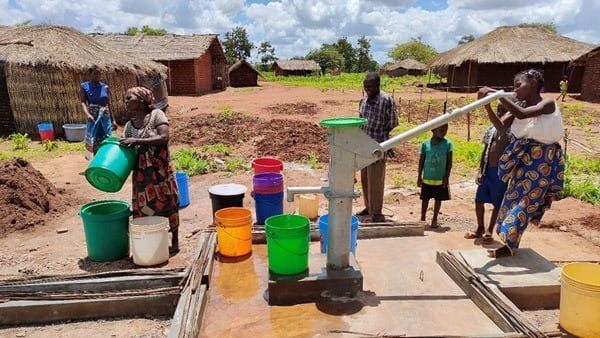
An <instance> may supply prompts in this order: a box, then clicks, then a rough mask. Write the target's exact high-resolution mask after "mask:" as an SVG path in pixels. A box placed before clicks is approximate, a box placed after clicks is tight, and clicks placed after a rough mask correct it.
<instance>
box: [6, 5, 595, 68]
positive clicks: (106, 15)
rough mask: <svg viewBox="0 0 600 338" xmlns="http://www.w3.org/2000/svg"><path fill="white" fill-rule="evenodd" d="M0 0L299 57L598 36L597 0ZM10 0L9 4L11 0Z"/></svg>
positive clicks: (115, 26) (92, 21)
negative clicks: (360, 43) (347, 45)
mask: <svg viewBox="0 0 600 338" xmlns="http://www.w3.org/2000/svg"><path fill="white" fill-rule="evenodd" d="M14 2H16V3H17V4H18V6H19V8H13V7H11V6H9V4H8V0H0V24H14V23H19V22H23V21H25V20H28V19H32V20H33V21H32V23H33V24H37V23H53V24H60V25H67V26H73V27H75V28H77V29H79V30H81V31H84V32H91V31H93V30H94V29H95V28H96V27H97V26H99V27H101V28H102V30H103V31H104V32H123V31H125V29H126V28H127V27H131V26H137V27H141V26H143V25H149V26H151V27H158V28H164V29H166V30H167V31H169V32H174V33H177V34H192V33H217V34H221V37H223V36H224V34H225V33H226V32H227V31H230V30H231V29H232V28H233V27H235V26H242V27H244V28H245V29H246V30H247V32H248V34H249V37H250V40H251V42H253V43H254V44H256V45H258V44H259V43H260V42H262V41H270V42H271V43H272V45H273V46H274V47H275V51H276V54H277V56H279V57H281V58H289V57H292V56H298V55H306V53H308V51H310V50H311V49H314V48H318V47H319V46H320V45H321V44H322V43H332V42H335V41H336V40H337V39H338V38H340V37H343V36H345V37H347V38H348V40H349V41H350V42H351V43H354V44H355V43H356V40H357V38H358V37H359V36H362V35H365V36H366V37H367V39H369V40H370V41H371V52H372V54H373V56H374V57H375V58H376V59H377V60H378V61H379V62H385V61H386V53H387V51H388V50H390V49H391V48H392V47H393V46H394V45H395V44H397V43H404V42H407V41H409V40H410V39H411V38H419V37H420V38H421V39H422V41H423V42H425V43H427V44H429V45H431V46H433V47H434V48H436V49H437V50H438V51H445V50H447V49H450V48H454V47H455V46H456V45H457V43H458V40H459V39H460V37H461V36H463V35H469V34H472V35H475V36H476V37H479V36H481V35H483V34H486V33H488V32H489V31H491V30H492V29H494V28H495V27H497V26H503V25H514V24H518V23H525V22H554V23H555V24H556V25H557V26H558V30H559V32H560V33H561V34H563V35H566V36H568V37H571V38H574V39H578V40H582V41H586V42H589V43H598V42H600V29H598V24H597V20H598V19H597V16H598V13H600V1H598V0H594V1H587V0H557V1H547V0H529V1H524V0H504V1H494V2H491V1H484V0H448V3H447V5H448V6H447V7H446V8H444V9H441V10H431V11H430V10H426V9H423V8H421V7H415V6H416V4H417V1H416V0H348V1H338V0H277V1H270V2H267V3H264V4H261V3H249V1H245V0H219V1H212V0H171V1H163V0H144V1H140V0H87V1H79V2H71V1H66V0H14ZM11 3H13V2H12V1H11Z"/></svg>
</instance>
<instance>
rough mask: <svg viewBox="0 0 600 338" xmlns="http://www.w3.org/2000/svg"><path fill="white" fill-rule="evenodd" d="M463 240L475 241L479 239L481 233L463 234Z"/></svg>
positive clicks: (470, 232)
mask: <svg viewBox="0 0 600 338" xmlns="http://www.w3.org/2000/svg"><path fill="white" fill-rule="evenodd" d="M464 237H465V239H477V238H480V237H481V233H479V232H477V231H469V232H467V233H466V234H465V236H464Z"/></svg>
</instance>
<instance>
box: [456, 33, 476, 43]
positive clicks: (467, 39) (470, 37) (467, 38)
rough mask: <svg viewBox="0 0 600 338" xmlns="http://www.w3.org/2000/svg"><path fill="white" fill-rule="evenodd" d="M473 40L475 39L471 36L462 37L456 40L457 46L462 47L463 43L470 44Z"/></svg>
mask: <svg viewBox="0 0 600 338" xmlns="http://www.w3.org/2000/svg"><path fill="white" fill-rule="evenodd" d="M473 40H475V37H474V36H473V35H471V34H469V35H463V36H461V37H460V40H458V45H463V44H465V43H468V42H471V41H473Z"/></svg>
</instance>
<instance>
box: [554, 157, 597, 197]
mask: <svg viewBox="0 0 600 338" xmlns="http://www.w3.org/2000/svg"><path fill="white" fill-rule="evenodd" d="M561 196H562V197H568V196H571V197H575V198H577V199H580V200H582V201H585V202H590V203H593V204H600V158H592V159H584V158H580V157H573V156H570V155H569V156H567V162H566V164H565V182H564V190H563V191H562V192H561Z"/></svg>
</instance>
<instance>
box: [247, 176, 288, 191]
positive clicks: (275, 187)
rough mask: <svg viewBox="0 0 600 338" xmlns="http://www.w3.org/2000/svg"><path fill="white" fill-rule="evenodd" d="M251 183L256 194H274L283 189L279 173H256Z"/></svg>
mask: <svg viewBox="0 0 600 338" xmlns="http://www.w3.org/2000/svg"><path fill="white" fill-rule="evenodd" d="M252 183H253V186H254V189H253V190H254V192H255V193H258V194H276V193H280V192H282V191H283V175H282V174H279V173H262V174H256V175H254V177H253V178H252Z"/></svg>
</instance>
